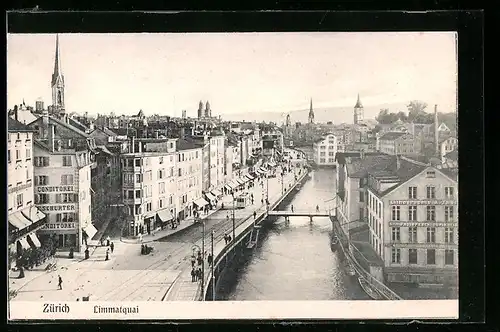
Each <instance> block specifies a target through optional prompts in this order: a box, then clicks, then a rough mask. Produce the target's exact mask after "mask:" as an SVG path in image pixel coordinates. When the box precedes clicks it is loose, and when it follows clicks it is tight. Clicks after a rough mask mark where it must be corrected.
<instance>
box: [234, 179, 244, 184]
mask: <svg viewBox="0 0 500 332" xmlns="http://www.w3.org/2000/svg"><path fill="white" fill-rule="evenodd" d="M236 181H237V182H238V183H239V184H240V185H242V184H245V181H243V179H241V178H238V179H236Z"/></svg>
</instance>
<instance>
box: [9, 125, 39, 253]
mask: <svg viewBox="0 0 500 332" xmlns="http://www.w3.org/2000/svg"><path fill="white" fill-rule="evenodd" d="M33 173H34V171H33V130H32V129H31V128H29V127H28V126H26V125H24V124H22V123H20V122H19V121H17V120H15V119H11V118H8V133H7V219H8V244H9V253H11V254H12V255H13V257H17V258H19V257H20V256H22V254H23V250H27V249H30V248H38V247H40V246H41V244H40V241H39V239H38V237H37V234H36V233H37V231H38V230H39V229H40V228H41V227H44V224H45V222H46V216H45V214H44V213H42V212H40V211H39V210H38V208H36V206H35V199H34V189H33V188H34V187H33V184H34V174H33Z"/></svg>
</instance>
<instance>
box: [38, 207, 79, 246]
mask: <svg viewBox="0 0 500 332" xmlns="http://www.w3.org/2000/svg"><path fill="white" fill-rule="evenodd" d="M38 208H39V209H40V210H41V211H42V212H44V213H47V223H46V224H45V225H44V226H43V227H42V228H41V229H40V231H39V237H40V239H41V240H42V242H44V241H45V240H48V239H49V238H51V239H52V241H54V242H55V245H56V248H57V249H59V250H68V251H69V250H70V249H71V248H73V249H74V250H79V249H80V243H79V239H80V232H81V229H80V227H79V222H78V219H77V218H76V213H75V211H76V206H75V205H74V204H58V205H40V206H38Z"/></svg>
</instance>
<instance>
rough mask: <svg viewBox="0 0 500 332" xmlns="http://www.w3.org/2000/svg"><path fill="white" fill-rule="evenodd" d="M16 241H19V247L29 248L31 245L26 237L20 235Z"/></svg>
mask: <svg viewBox="0 0 500 332" xmlns="http://www.w3.org/2000/svg"><path fill="white" fill-rule="evenodd" d="M18 241H19V243H21V247H23V249H29V248H31V246H30V244H29V243H28V240H27V239H26V237H22V238H20V239H19V240H18Z"/></svg>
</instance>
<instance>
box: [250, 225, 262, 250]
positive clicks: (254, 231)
mask: <svg viewBox="0 0 500 332" xmlns="http://www.w3.org/2000/svg"><path fill="white" fill-rule="evenodd" d="M259 232H260V226H257V225H256V226H253V229H252V233H251V234H250V239H249V240H248V243H247V249H253V248H254V247H255V246H256V245H257V241H258V240H259Z"/></svg>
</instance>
